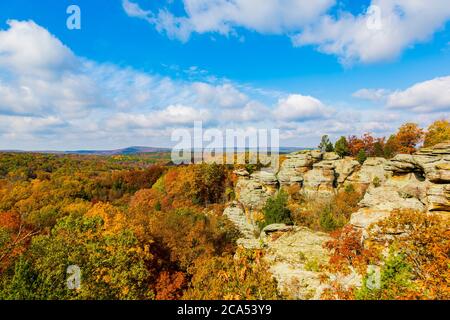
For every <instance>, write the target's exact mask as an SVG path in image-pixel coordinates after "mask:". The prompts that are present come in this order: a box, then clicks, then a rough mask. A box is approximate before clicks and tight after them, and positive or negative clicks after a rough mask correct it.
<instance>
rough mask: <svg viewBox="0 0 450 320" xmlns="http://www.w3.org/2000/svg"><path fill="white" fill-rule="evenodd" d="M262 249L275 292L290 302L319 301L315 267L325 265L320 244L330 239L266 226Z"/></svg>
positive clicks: (305, 231)
mask: <svg viewBox="0 0 450 320" xmlns="http://www.w3.org/2000/svg"><path fill="white" fill-rule="evenodd" d="M261 238H262V239H263V243H264V245H265V247H266V255H265V257H264V259H266V261H267V262H268V263H269V265H270V272H271V273H272V274H273V276H274V277H275V279H276V280H277V282H278V288H279V291H280V292H282V293H286V294H288V296H289V297H290V298H293V299H301V300H307V299H320V296H321V294H322V292H323V289H324V286H323V285H322V284H321V281H320V272H319V266H320V265H325V264H326V263H327V262H328V259H329V257H328V252H327V250H326V249H324V247H323V243H325V242H326V241H329V240H330V237H329V236H328V235H327V234H325V233H321V232H313V231H311V230H309V229H308V228H302V227H286V226H283V225H279V226H278V230H277V228H273V227H271V226H268V228H267V229H264V230H263V231H262V237H261Z"/></svg>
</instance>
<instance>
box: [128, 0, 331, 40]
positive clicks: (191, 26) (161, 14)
mask: <svg viewBox="0 0 450 320" xmlns="http://www.w3.org/2000/svg"><path fill="white" fill-rule="evenodd" d="M334 2H335V0H316V1H310V0H265V1H257V0H256V1H254V0H251V1H249V0H235V1H227V0H215V1H210V0H183V3H184V9H185V11H186V16H175V15H174V14H172V13H171V12H170V11H168V10H167V9H161V10H159V11H158V12H157V13H153V12H150V11H145V10H143V9H142V8H140V6H139V5H138V4H137V3H136V2H131V1H129V0H123V1H122V3H123V7H124V10H125V12H126V13H127V14H128V15H129V16H130V17H138V18H142V19H145V20H147V21H148V22H150V23H152V24H154V25H155V27H156V28H157V29H158V30H159V31H161V32H164V33H166V34H167V35H168V36H169V37H171V38H177V39H179V40H182V41H187V40H188V39H189V37H190V35H191V34H192V33H193V32H196V33H205V32H217V33H220V34H223V35H229V34H234V33H235V32H236V28H239V27H244V28H248V29H250V30H254V31H257V32H261V33H272V34H283V33H286V32H290V31H292V30H298V29H299V28H301V27H302V26H304V25H306V24H308V23H311V22H312V21H314V19H316V18H317V17H318V16H320V15H321V14H322V13H324V12H326V10H327V9H329V8H330V7H331V6H332V5H333V4H334Z"/></svg>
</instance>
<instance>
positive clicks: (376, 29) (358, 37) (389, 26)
mask: <svg viewBox="0 0 450 320" xmlns="http://www.w3.org/2000/svg"><path fill="white" fill-rule="evenodd" d="M371 4H372V7H370V8H371V10H370V11H367V12H365V13H362V14H360V15H356V16H355V15H353V14H351V13H348V12H343V13H342V14H340V15H339V16H338V17H337V18H334V17H332V16H329V15H327V16H324V17H322V18H321V19H320V20H319V21H318V22H317V23H315V24H313V25H310V26H308V27H307V28H305V30H303V31H301V32H300V33H299V34H298V35H296V36H294V37H292V39H293V43H294V44H295V45H298V46H302V45H315V46H317V47H318V50H319V51H321V52H323V53H327V54H334V55H337V56H338V57H339V58H340V59H341V61H342V62H343V63H346V64H349V63H354V62H355V61H356V62H358V61H359V62H364V63H371V62H376V61H382V60H390V59H393V58H396V57H398V56H399V55H400V54H401V52H402V51H403V50H404V49H405V48H407V47H409V46H411V45H413V44H415V43H417V42H423V41H426V40H429V39H430V37H431V36H432V35H433V34H434V32H436V30H438V29H440V28H441V27H443V25H444V23H445V22H446V21H448V19H450V6H449V4H448V1H447V0H433V1H410V0H372V2H371Z"/></svg>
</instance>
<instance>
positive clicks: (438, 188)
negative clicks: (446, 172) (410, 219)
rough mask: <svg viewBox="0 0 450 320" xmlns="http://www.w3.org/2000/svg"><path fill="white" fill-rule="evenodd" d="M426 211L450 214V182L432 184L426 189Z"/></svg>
mask: <svg viewBox="0 0 450 320" xmlns="http://www.w3.org/2000/svg"><path fill="white" fill-rule="evenodd" d="M427 196H428V211H431V212H435V211H440V212H442V213H444V212H447V214H448V215H450V184H433V185H432V186H430V188H428V190H427Z"/></svg>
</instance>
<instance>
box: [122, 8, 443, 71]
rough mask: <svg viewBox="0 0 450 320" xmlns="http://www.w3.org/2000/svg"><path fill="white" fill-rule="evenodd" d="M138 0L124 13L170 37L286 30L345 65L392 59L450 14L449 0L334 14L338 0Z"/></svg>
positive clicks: (429, 34)
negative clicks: (177, 9) (179, 7)
mask: <svg viewBox="0 0 450 320" xmlns="http://www.w3.org/2000/svg"><path fill="white" fill-rule="evenodd" d="M136 1H137V0H134V2H131V1H130V0H123V7H124V10H125V12H126V13H127V14H128V15H129V16H130V17H137V18H141V19H144V20H146V21H148V22H149V23H150V24H152V25H154V26H155V28H156V29H157V30H158V31H159V32H161V33H165V34H166V35H167V36H168V37H169V38H175V39H178V40H181V41H183V42H186V41H188V40H189V38H190V35H191V34H192V33H194V32H195V33H208V32H215V33H219V34H222V35H230V34H231V35H236V34H237V30H238V29H239V28H246V29H249V30H252V31H256V32H259V33H262V34H283V35H287V36H289V37H291V39H292V42H293V44H294V45H295V46H307V45H312V46H315V47H316V48H317V49H318V50H319V51H320V52H323V53H326V54H333V55H336V56H338V57H339V59H340V61H341V62H342V63H343V64H347V65H350V64H353V63H356V62H361V63H373V62H377V61H383V60H390V59H394V58H396V57H398V56H399V55H400V54H401V53H402V52H403V51H404V50H405V49H407V48H408V47H410V46H412V45H414V44H416V43H420V42H425V41H427V40H429V39H430V38H431V37H432V35H433V34H434V33H435V32H436V31H437V30H439V29H440V28H441V27H443V26H444V24H445V22H446V21H448V20H449V19H450V6H449V4H448V0H430V1H411V0H372V1H371V3H370V7H368V8H366V9H365V10H364V11H362V12H361V13H359V14H353V13H350V12H347V11H345V10H342V9H337V11H338V13H337V14H334V13H333V9H335V8H336V7H338V6H335V5H336V4H339V5H340V4H342V3H343V1H342V0H317V1H310V0H265V1H258V0H255V1H253V0H234V1H228V0H215V1H210V0H183V4H184V11H185V12H186V15H183V16H175V15H174V14H173V13H172V12H171V11H170V10H169V9H167V8H161V9H160V10H159V11H157V12H152V11H146V10H143V9H142V8H141V7H140V6H139V4H138V3H137V2H136ZM338 8H342V7H338ZM343 8H345V7H343ZM335 11H336V10H335Z"/></svg>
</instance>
